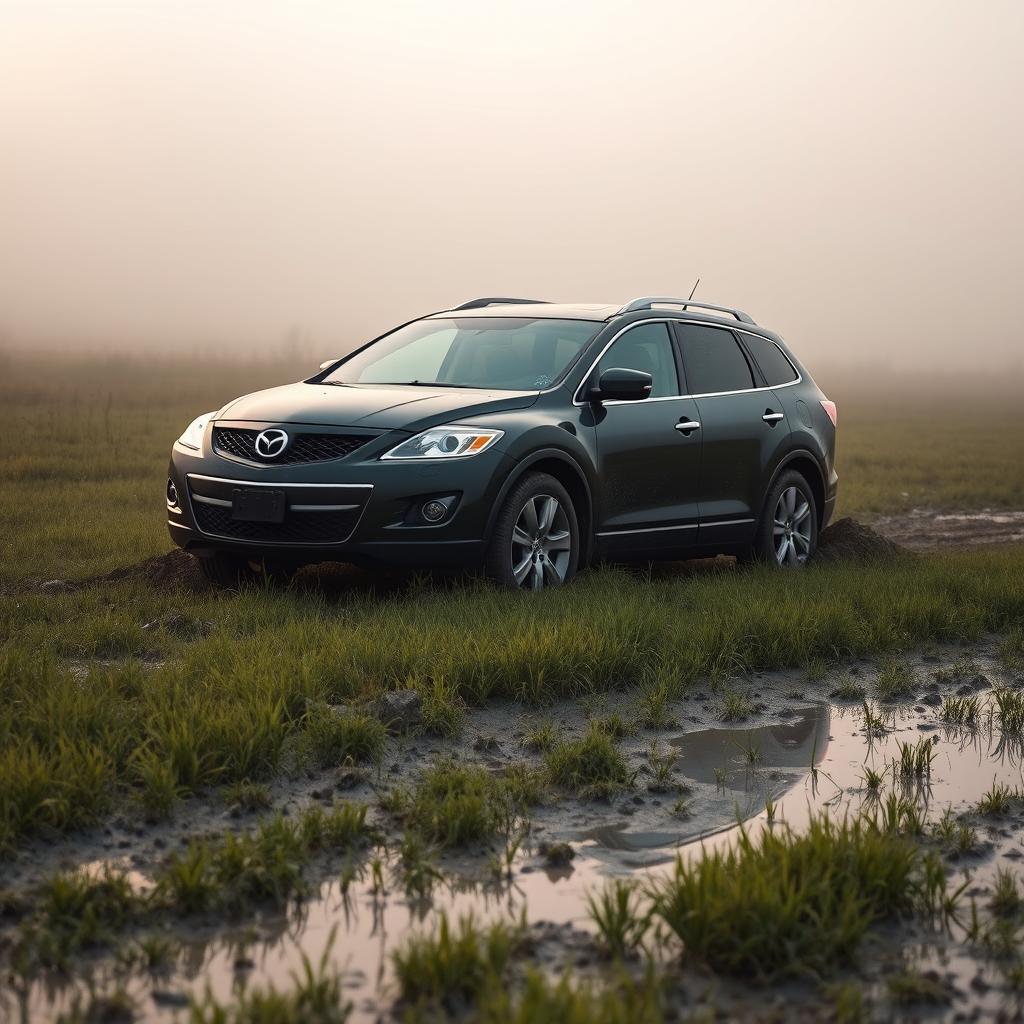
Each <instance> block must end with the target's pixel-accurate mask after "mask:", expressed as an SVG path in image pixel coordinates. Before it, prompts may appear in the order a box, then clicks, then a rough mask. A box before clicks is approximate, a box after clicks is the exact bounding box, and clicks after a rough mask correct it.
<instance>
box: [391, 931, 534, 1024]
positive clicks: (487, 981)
mask: <svg viewBox="0 0 1024 1024" xmlns="http://www.w3.org/2000/svg"><path fill="white" fill-rule="evenodd" d="M522 933H523V927H522V925H515V924H506V923H504V922H498V923H497V924H493V925H490V926H488V927H486V928H485V927H482V926H481V925H479V924H477V922H476V921H475V920H474V919H473V918H472V917H463V918H461V919H460V920H459V922H458V924H456V925H454V926H453V925H452V924H451V923H450V922H449V920H448V915H447V914H446V913H444V912H442V913H441V914H440V917H439V921H438V925H437V930H436V933H434V934H429V933H428V934H421V935H417V934H414V935H411V936H409V937H408V938H407V939H406V940H405V941H404V942H403V943H402V944H401V945H400V946H399V947H398V948H397V949H395V950H394V952H393V953H392V963H393V965H394V969H395V978H396V981H397V983H398V992H399V998H400V999H401V1001H402V1002H403V1003H405V1004H408V1005H411V1006H420V1007H436V1008H438V1009H441V1010H444V1011H447V1012H450V1013H455V1012H458V1011H459V1010H460V1009H461V1008H462V1007H463V1006H464V1005H465V1004H466V1003H467V1002H470V1003H471V1002H475V1001H477V1000H479V999H480V998H481V997H482V996H483V995H484V993H485V991H486V990H488V989H490V988H493V987H495V986H496V985H498V984H500V982H501V979H502V976H503V974H504V972H505V970H506V967H507V965H508V963H509V960H510V958H511V956H512V953H513V952H514V951H515V949H516V947H517V946H518V945H519V944H521V942H522V940H523V934H522Z"/></svg>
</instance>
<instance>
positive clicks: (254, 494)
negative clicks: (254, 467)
mask: <svg viewBox="0 0 1024 1024" xmlns="http://www.w3.org/2000/svg"><path fill="white" fill-rule="evenodd" d="M284 513H285V495H284V491H272V490H268V489H265V488H262V487H259V488H257V487H236V488H235V489H234V490H233V491H232V492H231V518H232V519H240V520H242V521H243V522H246V523H283V522H284Z"/></svg>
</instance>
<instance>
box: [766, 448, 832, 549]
mask: <svg viewBox="0 0 1024 1024" xmlns="http://www.w3.org/2000/svg"><path fill="white" fill-rule="evenodd" d="M787 469H793V470H796V471H797V472H798V473H799V474H800V475H801V476H802V477H803V478H804V479H805V480H806V481H807V483H808V485H809V486H810V488H811V490H812V491H813V493H814V505H815V513H816V518H817V520H818V524H817V525H818V529H819V530H821V528H822V524H823V523H824V521H825V473H824V470H822V468H821V464H820V463H819V462H818V460H817V459H816V458H815V456H814V454H813V453H812V452H810V451H808V450H807V449H806V448H797V449H795V450H794V451H791V452H787V454H786V455H785V456H784V457H783V459H782V461H781V462H779V464H778V465H777V466H776V467H775V472H774V473H772V475H771V479H770V480H769V481H768V485H767V486H766V487H765V489H764V494H763V496H762V498H761V514H762V515H764V503H765V502H766V501H767V500H768V495H769V494H771V490H772V488H773V487H774V486H775V481H776V480H778V479H779V477H780V476H781V475H782V474H783V473H784V472H786V470H787Z"/></svg>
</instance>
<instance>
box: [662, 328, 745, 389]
mask: <svg viewBox="0 0 1024 1024" xmlns="http://www.w3.org/2000/svg"><path fill="white" fill-rule="evenodd" d="M679 328H680V334H681V336H682V339H683V365H684V366H685V367H686V386H687V390H688V391H689V392H690V394H691V395H707V394H712V393H714V392H716V391H743V390H745V389H746V388H752V387H753V386H754V378H753V377H752V376H751V374H750V366H749V365H748V363H747V357H746V356H745V355H744V354H743V351H742V349H741V348H740V346H739V342H737V341H736V337H735V335H734V334H733V333H732V331H726V330H724V329H722V328H720V327H704V326H702V325H700V324H680V325H679Z"/></svg>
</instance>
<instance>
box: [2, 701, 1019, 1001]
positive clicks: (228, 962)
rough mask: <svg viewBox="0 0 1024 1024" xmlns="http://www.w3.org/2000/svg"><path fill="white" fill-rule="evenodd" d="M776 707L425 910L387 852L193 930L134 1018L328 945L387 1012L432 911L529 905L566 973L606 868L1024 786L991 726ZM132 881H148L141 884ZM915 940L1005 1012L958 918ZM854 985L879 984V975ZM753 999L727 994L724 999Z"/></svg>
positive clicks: (934, 962)
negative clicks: (286, 897)
mask: <svg viewBox="0 0 1024 1024" xmlns="http://www.w3.org/2000/svg"><path fill="white" fill-rule="evenodd" d="M981 697H982V700H983V701H984V700H985V699H986V695H985V694H982V695H981ZM878 710H879V709H878V708H877V707H875V708H874V709H873V711H874V712H875V713H878ZM785 713H786V715H787V718H786V720H784V721H781V722H778V723H775V724H766V725H765V724H762V725H757V726H755V727H751V728H727V727H715V728H703V729H695V730H694V731H691V732H689V733H680V734H679V735H677V736H673V737H671V738H669V739H668V744H667V745H668V746H670V747H671V749H672V750H673V752H674V753H675V755H676V762H675V768H676V779H677V781H678V782H679V783H680V784H681V792H682V793H683V796H682V797H681V798H680V799H681V801H682V803H683V804H684V805H687V806H690V807H693V808H695V809H696V811H695V812H694V813H690V812H688V811H686V810H685V808H684V809H682V810H678V809H677V810H672V809H671V808H670V801H669V799H668V798H666V800H665V802H664V803H662V802H660V801H659V802H658V803H655V802H654V801H653V800H652V801H650V804H654V806H653V807H652V806H650V805H648V806H647V807H645V812H644V814H643V815H642V816H641V817H642V820H640V821H637V820H635V818H634V816H633V815H630V814H623V815H622V817H621V820H617V819H616V815H615V814H614V813H612V814H611V815H610V816H609V818H610V820H606V821H604V822H603V823H602V824H600V825H594V826H591V827H579V825H578V824H576V823H574V822H573V821H572V820H567V818H570V816H569V815H567V814H566V813H564V809H563V813H561V815H556V814H554V813H553V812H552V813H545V814H543V815H539V816H538V821H539V822H543V824H536V829H537V832H535V833H534V835H532V836H531V837H530V839H529V840H528V841H527V843H526V844H524V847H523V849H522V850H521V851H520V852H519V854H518V855H517V856H516V858H515V860H514V863H513V866H512V870H511V872H510V873H509V875H508V876H507V877H505V878H500V879H499V878H497V877H495V878H492V879H490V880H489V881H480V877H481V872H480V871H479V870H477V871H476V872H475V877H474V878H470V877H468V876H467V877H460V875H459V874H458V873H457V872H456V873H454V874H451V875H450V876H449V877H448V878H447V879H446V883H445V884H444V885H443V886H440V887H439V888H438V889H437V890H436V891H435V893H434V896H433V899H432V900H431V901H430V903H429V904H424V903H417V902H415V901H410V900H409V899H407V898H406V897H405V896H404V894H403V893H402V890H401V886H400V884H399V883H398V882H397V878H396V876H395V874H393V868H394V867H395V865H394V864H393V863H392V862H391V861H390V860H389V859H388V858H387V857H386V856H385V858H384V860H383V861H382V863H381V870H380V872H379V873H378V878H377V881H376V882H374V881H373V879H372V872H371V871H370V870H369V869H367V870H366V871H364V873H363V874H362V875H361V876H359V877H358V878H357V880H356V881H355V882H352V883H351V884H350V885H349V887H348V888H347V890H346V889H344V888H343V886H342V884H341V883H340V882H337V881H336V882H331V883H328V884H326V885H325V886H323V887H322V888H321V890H320V893H319V896H318V898H316V899H314V900H311V901H307V902H306V903H305V904H304V905H302V906H301V907H300V908H298V909H295V910H294V911H292V912H290V913H288V914H285V915H278V916H256V917H254V918H252V919H250V920H247V921H245V922H244V923H243V924H242V925H241V926H237V927H232V928H230V929H227V930H225V929H223V928H220V929H218V930H217V932H216V935H215V937H209V938H208V937H206V936H204V935H199V934H193V935H191V936H189V938H188V939H187V940H186V941H184V942H183V943H182V947H181V952H180V954H179V955H178V957H177V959H176V961H175V963H174V965H173V968H172V969H171V970H170V972H169V973H167V974H165V975H164V976H162V977H157V978H153V977H147V976H139V975H134V976H132V977H131V978H130V979H128V981H127V984H126V987H127V989H128V991H129V992H130V993H131V994H132V995H133V996H134V998H135V1000H136V1005H137V1007H138V1010H139V1013H138V1017H137V1018H136V1019H145V1020H153V1021H176V1020H183V1019H185V1018H186V1017H187V1012H188V1011H187V1003H188V997H189V996H190V995H195V996H197V997H202V995H203V993H204V992H205V991H207V990H209V991H210V992H212V993H213V994H214V995H215V996H216V997H217V998H218V999H219V1000H221V1001H226V1000H230V998H231V997H232V994H233V993H237V991H238V990H239V989H240V988H241V987H244V986H245V985H247V984H259V985H266V984H267V983H268V982H273V983H274V984H276V985H277V986H279V987H287V986H288V985H289V982H290V978H291V975H292V972H301V970H302V961H303V956H305V957H308V958H309V959H310V960H311V961H312V962H314V963H316V962H317V961H319V959H320V958H321V956H323V955H325V954H326V955H327V956H328V958H329V959H330V961H331V962H333V963H334V964H336V965H337V966H338V967H340V968H342V969H343V970H344V972H345V975H346V986H347V990H348V993H349V998H350V999H351V1000H352V1002H353V1013H352V1016H351V1018H350V1019H351V1020H353V1021H370V1020H378V1019H381V1018H382V1017H383V1018H389V1015H390V1012H391V1006H392V1004H393V999H394V987H393V984H392V981H391V974H390V951H391V950H393V949H394V948H395V946H396V944H398V943H399V942H400V941H401V940H402V939H404V938H405V937H406V936H407V935H408V934H409V932H410V929H417V928H425V929H429V928H431V927H432V926H433V924H434V922H435V921H436V918H437V915H438V914H439V912H441V911H442V910H443V911H447V912H448V914H449V915H450V916H453V917H457V916H460V915H463V914H468V913H472V914H473V915H474V916H475V917H476V918H477V919H478V920H482V921H489V920H497V919H501V918H507V917H508V916H509V915H513V916H516V917H518V916H519V915H520V914H522V913H526V914H527V915H528V921H529V923H530V925H531V927H532V929H533V932H534V936H535V938H539V939H543V940H544V949H545V954H544V966H545V968H546V969H548V970H550V971H551V972H553V973H557V972H559V971H560V970H562V969H564V968H566V967H570V966H571V967H573V968H574V969H575V970H577V972H579V971H580V970H581V969H582V970H586V969H588V965H590V964H592V963H593V962H594V957H593V948H592V946H591V945H590V943H589V938H588V933H590V932H591V931H592V926H591V923H590V919H589V916H588V913H587V904H586V898H587V894H588V893H590V892H593V891H594V890H595V889H596V888H598V887H600V886H601V885H603V884H604V883H605V881H606V879H607V878H608V877H610V876H619V877H622V876H636V877H639V878H643V877H645V876H648V875H650V874H651V873H653V872H659V871H665V870H667V867H668V866H669V865H671V864H672V863H673V862H674V859H675V857H676V856H683V857H691V856H699V855H700V852H701V851H702V850H706V849H713V848H716V847H719V846H722V845H724V844H727V843H730V842H732V841H733V840H734V838H735V836H736V834H737V828H738V827H739V825H738V823H739V822H741V823H743V827H745V828H748V829H752V830H755V832H756V830H757V829H760V828H773V827H780V825H781V824H782V823H785V825H788V826H789V827H792V828H794V829H797V830H800V829H801V828H803V827H805V826H806V824H807V821H808V819H809V817H810V815H811V814H813V813H817V812H819V811H821V810H822V809H827V810H828V812H829V813H830V814H832V815H835V816H839V817H841V816H842V815H844V814H847V813H850V814H853V813H856V812H857V811H858V810H859V809H860V808H862V807H864V806H866V805H867V806H870V805H871V804H872V802H873V801H876V800H877V799H879V796H880V797H881V798H882V799H884V798H885V796H886V795H888V794H889V793H892V792H894V791H895V792H896V793H898V794H901V795H912V796H913V797H914V798H915V800H917V801H918V803H919V805H920V806H922V807H924V808H925V809H926V812H927V818H928V821H929V822H935V821H937V820H939V819H940V818H941V817H942V815H943V814H944V813H946V812H947V810H948V811H949V813H951V814H953V815H956V814H960V813H963V812H967V811H969V810H970V809H971V808H972V807H973V806H974V805H976V804H977V802H978V801H979V799H980V798H981V797H982V796H983V795H984V794H985V793H986V792H987V791H989V790H990V789H991V788H992V787H993V784H994V783H996V782H998V783H1005V784H1006V785H1008V786H1010V787H1017V786H1019V785H1021V784H1022V782H1024V775H1022V769H1021V749H1020V744H1019V743H1018V742H1016V741H1011V740H1009V739H1007V738H1006V737H1004V736H1001V735H1000V734H999V732H998V730H995V729H993V727H992V723H991V721H990V720H988V721H986V720H983V721H982V723H981V725H980V726H979V727H978V728H974V729H950V728H946V727H944V726H942V725H941V724H940V723H939V720H938V718H937V714H936V712H935V710H934V709H932V708H925V707H924V706H921V705H919V706H918V707H917V708H914V709H912V708H904V709H900V710H891V711H888V712H883V713H882V717H883V721H884V725H885V730H884V732H878V731H877V730H870V731H869V730H867V729H866V728H865V722H864V712H863V710H862V709H859V708H849V707H841V706H835V705H831V704H829V703H827V702H813V701H804V702H801V703H799V705H798V706H797V707H795V708H793V709H792V710H787V711H786V712H785ZM922 738H923V739H925V740H927V741H928V742H929V743H931V744H932V745H933V748H934V749H933V753H934V758H933V761H932V769H931V774H930V776H929V777H927V778H925V779H923V780H921V781H918V782H915V783H913V784H912V785H907V784H905V783H903V782H902V781H901V780H900V779H899V778H898V777H897V773H896V771H895V769H894V767H893V761H894V759H896V758H898V757H899V753H900V744H901V743H908V742H911V743H916V742H918V741H919V740H920V739H922ZM869 769H873V770H874V771H875V772H878V773H879V774H880V775H882V777H883V782H882V785H881V788H880V791H879V792H875V791H873V790H871V789H869V788H868V786H867V784H866V778H867V776H868V773H869ZM671 799H672V800H673V801H674V799H675V798H674V797H672V798H671ZM625 806H627V805H623V807H625ZM610 810H614V809H610ZM1019 824H1020V823H1019V822H1018V821H1017V819H1015V818H1002V819H1000V820H999V821H998V823H992V824H991V827H986V826H985V825H984V824H983V823H981V822H980V821H979V822H978V839H979V842H978V843H977V844H976V846H975V849H974V851H973V852H971V853H969V854H967V855H966V856H965V857H964V858H962V860H961V861H960V862H958V863H957V864H955V865H954V867H953V868H952V870H951V873H952V874H955V875H958V876H959V874H960V872H967V873H969V876H970V889H969V891H970V892H971V893H977V892H984V891H985V889H986V887H987V886H989V885H990V884H991V881H992V879H993V878H994V874H995V871H996V868H997V867H998V866H999V865H1004V866H1005V865H1008V864H1011V863H1015V862H1016V861H1017V860H1018V859H1019V858H1021V857H1022V856H1024V844H1022V842H1021V837H1022V833H1020V832H1019V831H1017V830H1016V828H1017V827H1018V826H1019ZM541 838H546V839H549V840H550V839H558V840H566V841H569V842H570V843H571V844H572V845H573V848H574V849H575V851H576V857H575V859H574V860H573V861H572V862H571V863H570V864H568V865H566V866H562V867H557V868H556V867H548V866H546V865H545V864H544V862H543V860H542V858H540V857H539V856H538V854H537V850H536V845H535V844H536V843H537V842H539V840H540V839H541ZM478 867H479V866H478ZM138 881H139V884H140V885H144V884H145V879H139V880H138ZM955 884H958V881H957V880H954V885H955ZM982 902H983V900H982ZM898 941H899V940H898ZM914 949H915V950H916V952H915V957H916V963H917V965H918V966H919V967H921V968H929V969H931V970H934V971H935V972H937V974H938V975H940V976H941V977H943V978H944V979H945V983H946V984H948V985H949V987H950V990H951V991H953V992H955V1005H956V1008H957V1009H958V1010H959V1011H961V1012H966V1011H970V1012H972V1013H976V1014H984V1015H988V1014H994V1013H996V1012H998V1011H1000V1010H1001V1009H1003V1008H1004V1007H1005V1004H1006V999H1007V998H1008V997H1007V996H1006V995H1004V993H1003V991H1002V990H1001V988H1000V984H999V981H998V979H997V978H996V977H995V976H993V972H992V968H990V967H988V966H985V965H984V964H983V963H982V962H981V961H979V960H978V959H977V958H976V957H975V956H974V955H973V954H972V952H971V951H970V949H969V948H968V946H967V945H966V944H965V942H964V935H963V933H962V931H961V930H960V929H959V926H956V925H954V927H953V928H952V929H951V931H950V932H949V933H947V934H944V935H942V936H925V937H923V938H922V937H921V936H916V937H915V939H914ZM108 969H109V972H110V973H109V975H107V974H106V972H107V971H108ZM115 971H116V968H115V965H114V963H113V962H112V963H111V964H110V965H109V968H108V966H105V965H104V964H103V963H101V964H100V965H98V968H97V970H96V971H95V972H94V973H93V976H92V983H93V985H94V986H95V988H96V989H97V990H100V991H102V990H103V989H104V987H105V980H104V979H105V978H106V979H107V981H109V980H110V979H113V978H114V977H115ZM117 977H118V978H122V976H120V975H117ZM867 984H868V987H869V988H870V987H871V986H872V984H873V985H874V986H875V987H876V988H880V987H881V985H882V981H881V977H880V976H877V977H876V978H875V981H874V982H872V981H871V980H870V979H869V980H868V982H867ZM733 988H735V986H733ZM723 991H726V992H728V986H726V988H725V989H724V990H723ZM719 994H720V995H721V992H720V993H719ZM750 995H751V993H750V992H749V991H746V992H743V991H740V992H739V993H738V994H736V1002H735V1003H734V1005H740V1004H741V1002H742V999H743V998H744V997H746V998H750ZM69 999H70V990H69V989H68V988H59V987H47V986H46V985H44V984H42V983H37V984H36V985H34V986H33V988H32V989H31V990H30V991H29V992H28V993H24V994H22V998H21V999H20V1000H18V1002H19V1003H20V1006H19V1008H18V1010H16V1011H15V1013H14V1014H13V1015H12V1017H11V1019H12V1020H14V1019H19V1018H21V1019H26V1020H27V1019H33V1020H35V1019H53V1018H54V1017H55V1016H56V1015H57V1014H58V1013H59V1012H60V1011H61V1010H62V1009H65V1008H66V1007H67V1006H68V1005H69ZM12 1009H13V1007H12Z"/></svg>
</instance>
